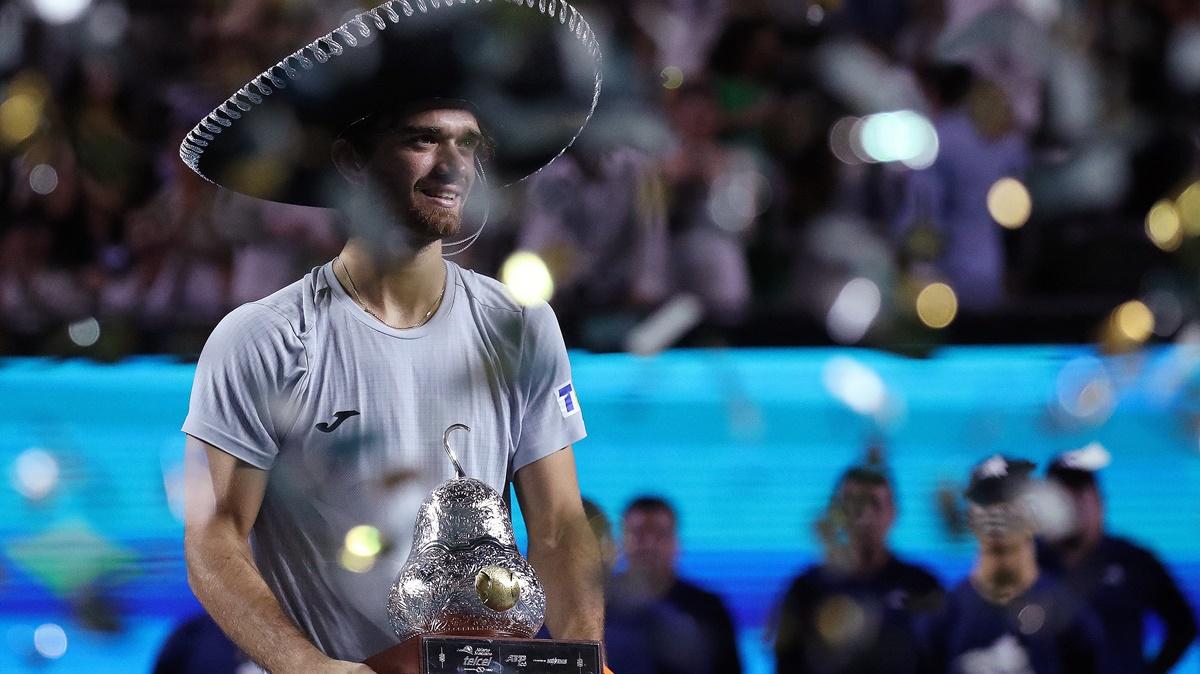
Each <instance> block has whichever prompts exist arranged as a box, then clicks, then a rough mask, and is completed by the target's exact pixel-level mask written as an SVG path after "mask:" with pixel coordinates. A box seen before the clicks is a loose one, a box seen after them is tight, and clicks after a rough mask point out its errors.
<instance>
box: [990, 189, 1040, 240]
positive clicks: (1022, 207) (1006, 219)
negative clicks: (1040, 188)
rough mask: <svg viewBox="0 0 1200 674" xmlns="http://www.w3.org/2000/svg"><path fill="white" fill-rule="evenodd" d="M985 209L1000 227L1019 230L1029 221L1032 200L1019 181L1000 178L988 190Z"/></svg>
mask: <svg viewBox="0 0 1200 674" xmlns="http://www.w3.org/2000/svg"><path fill="white" fill-rule="evenodd" d="M987 208H988V213H989V214H991V216H992V219H993V220H995V221H996V222H997V223H998V224H999V225H1000V226H1001V227H1004V228H1006V229H1019V228H1021V227H1023V226H1024V225H1025V223H1026V222H1028V221H1029V214H1030V213H1031V212H1033V199H1032V198H1031V197H1030V196H1029V190H1028V189H1026V188H1025V185H1023V184H1021V181H1020V180H1017V179H1016V178H1001V179H999V180H997V181H996V182H995V183H993V184H992V186H991V188H989V189H988V194H987Z"/></svg>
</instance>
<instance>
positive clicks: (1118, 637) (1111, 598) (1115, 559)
mask: <svg viewBox="0 0 1200 674" xmlns="http://www.w3.org/2000/svg"><path fill="white" fill-rule="evenodd" d="M1098 449H1099V448H1098V447H1097V448H1094V449H1091V448H1084V449H1081V450H1076V451H1073V452H1066V453H1063V454H1060V455H1059V456H1057V457H1055V459H1054V461H1053V462H1051V464H1050V466H1049V467H1048V468H1047V470H1046V477H1047V479H1048V480H1050V481H1051V482H1053V483H1055V484H1058V485H1060V486H1062V487H1063V488H1064V489H1065V490H1066V493H1067V494H1069V495H1070V497H1071V503H1072V505H1073V506H1074V514H1075V518H1074V520H1075V526H1074V530H1073V531H1071V532H1070V533H1068V535H1066V536H1064V537H1062V538H1060V539H1058V540H1052V541H1050V543H1049V545H1047V546H1043V547H1042V548H1040V549H1039V562H1040V563H1041V564H1042V567H1043V568H1045V569H1047V570H1048V571H1051V572H1054V573H1056V574H1058V575H1059V577H1060V579H1061V580H1062V582H1063V583H1064V584H1065V585H1066V586H1067V587H1069V588H1070V589H1071V590H1072V591H1073V592H1075V593H1076V594H1078V595H1079V596H1080V597H1082V598H1083V599H1084V600H1086V601H1087V602H1088V603H1089V604H1090V605H1091V607H1092V609H1093V610H1094V611H1095V612H1096V615H1097V616H1098V617H1099V618H1100V622H1101V624H1102V625H1103V627H1104V635H1105V640H1106V641H1107V643H1108V649H1109V657H1110V658H1111V659H1112V662H1113V665H1114V670H1115V671H1119V672H1122V674H1164V673H1165V672H1169V671H1171V668H1172V667H1174V666H1175V664H1176V663H1178V662H1179V660H1180V659H1181V658H1182V657H1183V654H1184V652H1186V651H1187V649H1188V646H1189V645H1190V644H1191V643H1192V642H1193V641H1195V639H1196V618H1195V616H1194V615H1193V614H1192V610H1191V609H1190V608H1189V607H1188V605H1187V600H1186V599H1184V596H1183V594H1182V593H1181V592H1180V591H1179V587H1178V586H1177V585H1176V584H1175V581H1174V580H1173V579H1172V578H1171V575H1170V573H1168V572H1167V569H1166V567H1164V566H1163V564H1162V562H1160V561H1159V560H1158V558H1157V557H1155V555H1154V553H1152V552H1150V551H1149V550H1147V549H1145V548H1143V547H1141V546H1139V545H1137V544H1135V543H1133V542H1132V541H1129V540H1126V539H1124V538H1119V537H1117V536H1112V535H1109V534H1107V533H1105V531H1104V499H1103V497H1102V496H1101V494H1100V486H1099V484H1098V482H1097V479H1096V473H1095V471H1096V470H1098V469H1099V467H1100V465H1098V464H1096V463H1094V462H1092V461H1091V460H1090V458H1091V456H1094V453H1095V451H1096V450H1098ZM1100 451H1103V450H1100ZM1101 465H1102V464H1101ZM1147 614H1153V615H1155V616H1157V617H1158V618H1159V620H1161V621H1162V624H1163V628H1164V632H1165V636H1164V638H1163V641H1162V644H1161V645H1160V646H1159V647H1158V649H1157V650H1156V651H1154V652H1153V653H1151V654H1146V653H1145V651H1144V644H1145V638H1146V624H1145V619H1146V615H1147Z"/></svg>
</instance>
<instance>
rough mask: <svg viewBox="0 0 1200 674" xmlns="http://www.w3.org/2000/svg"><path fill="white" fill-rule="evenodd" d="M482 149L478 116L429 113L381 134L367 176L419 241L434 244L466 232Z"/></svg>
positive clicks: (401, 120) (462, 112)
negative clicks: (464, 223)
mask: <svg viewBox="0 0 1200 674" xmlns="http://www.w3.org/2000/svg"><path fill="white" fill-rule="evenodd" d="M482 148H483V134H482V133H480V131H479V123H478V122H477V121H476V119H475V115H473V114H471V113H470V112H468V111H466V110H459V109H455V108H439V109H432V110H424V111H421V112H415V113H412V114H410V115H406V116H404V117H401V118H399V119H397V120H396V122H395V123H394V124H392V125H389V127H388V128H386V129H385V130H383V131H382V132H380V133H378V134H376V135H375V136H374V147H373V149H372V152H371V154H370V156H369V157H368V158H367V159H366V162H365V164H364V165H363V171H364V173H365V174H366V176H367V179H368V182H369V185H370V186H371V187H372V188H373V189H374V190H377V191H378V192H379V193H380V194H381V195H382V197H383V198H384V199H386V200H387V201H388V202H389V204H390V206H391V210H392V215H393V216H394V217H395V218H396V219H397V220H399V221H400V222H402V223H403V224H404V225H405V226H406V227H407V228H408V229H409V230H411V231H412V233H413V234H414V236H416V238H417V239H418V240H419V241H422V242H423V241H433V240H436V239H442V238H445V237H448V236H452V235H454V234H456V233H457V232H458V231H459V229H460V228H461V227H462V216H463V204H464V202H465V201H466V199H467V195H468V194H469V193H470V191H471V187H472V185H474V184H475V158H476V154H477V153H478V152H480V151H481V150H482Z"/></svg>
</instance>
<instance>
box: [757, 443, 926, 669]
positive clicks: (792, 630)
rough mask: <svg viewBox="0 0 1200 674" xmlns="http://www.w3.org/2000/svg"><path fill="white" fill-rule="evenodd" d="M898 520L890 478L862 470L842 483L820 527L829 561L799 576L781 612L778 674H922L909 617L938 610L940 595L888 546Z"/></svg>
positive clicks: (923, 575) (919, 570)
mask: <svg viewBox="0 0 1200 674" xmlns="http://www.w3.org/2000/svg"><path fill="white" fill-rule="evenodd" d="M895 520H896V502H895V493H894V490H893V488H892V483H891V481H890V480H889V479H888V477H887V475H886V474H885V473H884V472H882V471H881V470H879V469H877V468H873V467H864V466H856V467H852V468H850V469H848V470H847V471H846V472H845V473H843V474H842V476H841V477H840V478H839V479H838V481H837V485H836V486H835V488H834V493H833V497H832V498H831V500H830V507H829V511H828V513H827V515H826V517H825V518H823V519H822V520H821V522H820V524H819V526H818V529H819V531H820V532H821V537H822V539H823V542H824V543H825V546H826V560H825V562H824V563H822V564H817V565H814V566H812V567H809V568H808V569H807V570H805V571H804V572H803V573H802V574H800V575H799V576H798V577H796V578H795V579H794V580H793V581H792V584H791V587H789V588H788V591H787V594H786V595H785V596H784V598H783V601H782V602H781V604H780V606H779V608H778V613H777V618H776V619H777V624H776V636H775V646H774V648H775V667H776V672H777V673H778V674H810V673H811V674H818V673H820V674H826V673H828V674H833V673H847V674H849V673H854V674H867V673H870V674H907V673H910V672H916V671H917V670H916V666H917V650H916V648H915V645H914V637H913V633H912V626H911V616H912V613H913V612H919V611H923V610H929V609H932V608H935V607H936V606H937V605H938V604H939V603H940V601H941V596H942V588H941V585H940V584H939V583H938V581H937V579H936V578H934V577H933V575H931V574H930V573H929V572H928V571H926V570H925V569H923V568H921V567H920V566H916V565H914V564H910V563H908V562H905V561H903V560H901V559H899V558H898V557H897V556H896V555H895V554H894V553H893V552H892V551H891V549H890V548H889V547H888V544H887V536H888V532H889V531H890V530H891V528H892V524H893V523H894V522H895Z"/></svg>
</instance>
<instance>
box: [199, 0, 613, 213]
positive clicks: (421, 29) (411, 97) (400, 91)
mask: <svg viewBox="0 0 1200 674" xmlns="http://www.w3.org/2000/svg"><path fill="white" fill-rule="evenodd" d="M599 95H600V48H599V44H598V42H597V39H596V35H595V34H594V33H593V31H592V29H591V27H590V25H589V24H588V22H587V20H585V19H584V17H583V16H582V15H581V14H580V13H579V12H578V10H576V9H575V8H574V7H572V6H571V5H570V4H568V3H566V2H561V1H560V0H390V1H389V2H385V3H383V4H381V5H379V6H377V7H375V8H374V9H371V10H368V11H365V12H362V13H360V14H357V15H356V16H355V17H354V18H353V19H351V20H350V21H348V22H346V23H344V24H342V25H341V26H339V27H338V28H336V29H335V30H333V31H332V32H330V33H328V34H326V35H324V36H322V37H319V38H317V39H316V40H313V41H312V42H310V43H308V44H306V45H305V46H303V47H301V48H300V49H298V50H296V51H295V52H292V53H291V54H289V55H287V56H285V57H284V58H283V59H282V60H281V61H279V62H278V63H276V64H275V65H272V66H270V67H269V68H267V69H266V70H264V71H263V72H262V73H261V74H259V75H257V76H256V77H254V78H252V79H251V80H250V81H249V82H247V83H246V84H245V86H243V87H241V88H240V89H238V90H237V91H236V92H235V93H234V94H233V95H232V96H230V97H229V98H228V99H227V100H225V101H224V102H223V103H221V104H220V105H218V106H217V107H216V109H214V110H213V111H212V112H211V113H209V114H208V115H206V116H205V117H204V119H202V120H200V123H199V124H197V125H196V126H195V127H194V128H193V129H192V130H191V131H190V132H189V133H188V134H187V136H186V137H185V138H184V140H183V143H182V144H181V145H180V148H179V156H180V158H181V159H183V161H184V163H186V164H187V165H188V166H189V167H191V168H192V169H193V170H194V171H196V173H198V174H199V175H201V176H202V177H204V178H205V179H206V180H209V181H211V182H213V183H216V184H218V185H221V186H222V187H225V188H228V189H232V190H235V191H238V192H242V193H245V194H249V195H251V196H255V197H259V198H262V199H268V200H271V201H282V202H286V203H293V204H300V205H306V206H330V205H333V204H334V203H335V201H336V196H335V189H334V186H335V185H336V184H337V181H336V180H333V178H334V177H335V174H334V173H333V171H332V165H331V161H330V154H329V151H330V143H331V142H332V140H333V139H334V138H335V137H336V136H337V134H338V133H339V132H341V131H342V130H344V129H345V128H347V127H348V126H349V125H351V124H353V123H354V122H356V121H358V120H361V119H363V118H364V117H366V116H368V115H372V114H377V113H387V112H390V111H397V110H401V109H403V108H404V107H405V106H407V105H411V104H413V103H415V102H418V101H425V100H431V99H440V100H447V101H454V102H455V104H463V105H465V106H466V107H469V108H470V109H471V110H472V111H474V112H475V113H476V114H477V115H478V116H479V118H480V123H481V124H482V125H483V126H484V127H485V130H486V131H487V132H488V133H489V134H490V135H491V136H492V137H493V139H494V140H495V141H496V158H497V164H498V165H499V166H500V168H502V169H508V176H507V177H508V178H510V180H508V181H507V182H515V181H516V180H521V179H523V178H525V177H527V176H528V175H531V174H532V173H536V172H537V171H538V170H540V169H541V168H542V167H544V166H546V165H547V164H549V163H550V162H551V161H553V160H554V159H555V158H556V157H558V155H560V154H562V152H563V151H564V150H565V149H566V148H567V147H569V146H570V145H571V143H572V142H574V140H575V138H576V137H577V136H578V135H579V133H580V131H582V129H583V127H584V125H585V124H587V121H588V119H589V118H590V117H591V115H592V112H593V111H594V110H595V107H596V102H597V100H598V99H599Z"/></svg>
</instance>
